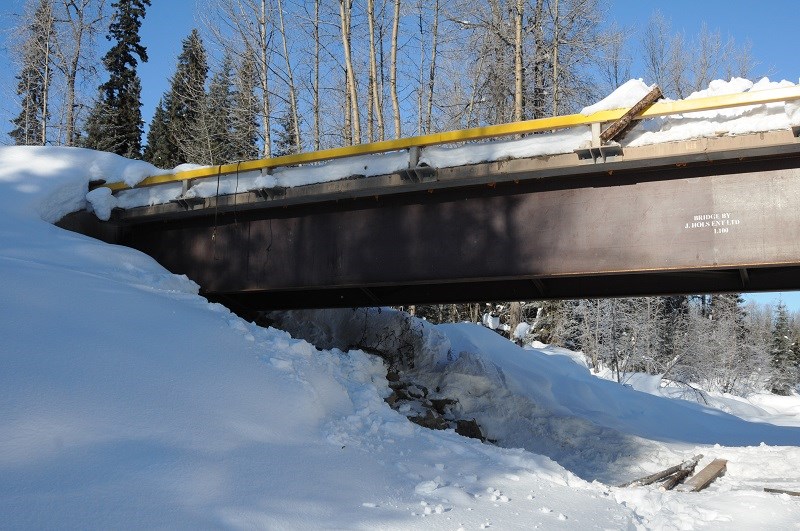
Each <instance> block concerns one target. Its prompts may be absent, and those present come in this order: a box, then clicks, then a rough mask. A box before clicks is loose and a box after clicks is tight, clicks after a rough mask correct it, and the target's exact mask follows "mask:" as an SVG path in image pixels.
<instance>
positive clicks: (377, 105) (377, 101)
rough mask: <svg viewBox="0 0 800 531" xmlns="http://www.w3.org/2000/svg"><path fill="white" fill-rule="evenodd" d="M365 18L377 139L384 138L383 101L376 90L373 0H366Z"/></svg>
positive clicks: (370, 124) (370, 126)
mask: <svg viewBox="0 0 800 531" xmlns="http://www.w3.org/2000/svg"><path fill="white" fill-rule="evenodd" d="M367 18H368V23H369V85H370V98H371V99H370V101H371V104H370V108H371V109H374V111H373V112H374V116H375V119H376V120H377V122H378V140H383V139H384V125H383V102H382V101H381V97H380V92H379V91H378V63H377V53H376V49H375V0H367ZM369 128H370V131H369V140H370V142H372V140H373V132H372V117H370V119H369Z"/></svg>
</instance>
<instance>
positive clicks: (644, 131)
mask: <svg viewBox="0 0 800 531" xmlns="http://www.w3.org/2000/svg"><path fill="white" fill-rule="evenodd" d="M791 86H795V84H794V83H791V82H789V81H785V80H784V81H780V82H774V81H770V80H769V79H768V78H763V79H761V80H759V81H757V82H753V81H750V80H747V79H743V78H731V79H730V80H727V81H726V80H714V81H712V82H711V83H710V84H709V86H708V88H706V89H703V90H700V91H697V92H695V93H693V94H690V95H689V96H688V97H687V98H686V99H687V100H692V99H697V98H705V97H711V96H721V95H726V94H738V93H743V92H753V91H759V90H768V89H774V88H781V87H791ZM651 89H652V86H650V85H647V84H646V83H645V82H644V81H643V80H641V79H631V80H629V81H627V82H625V83H623V84H622V85H621V86H620V87H618V88H617V89H616V90H614V91H613V92H612V93H611V94H609V95H608V96H607V97H605V98H603V99H602V100H600V101H599V102H597V103H595V104H593V105H590V106H588V107H585V108H583V109H582V110H581V113H582V114H584V115H590V114H593V113H596V112H599V111H604V110H612V109H619V108H625V107H630V106H632V105H634V104H636V103H637V102H638V101H640V100H641V99H642V98H643V97H644V96H645V95H646V94H647V93H648V92H649V91H650V90H651ZM796 126H800V103H799V102H786V103H771V104H767V105H751V106H744V107H734V108H730V109H720V110H715V111H705V112H693V113H686V114H682V115H674V116H667V117H663V118H654V119H648V120H644V121H642V122H641V123H640V124H639V125H638V126H637V127H636V128H634V130H633V131H632V132H631V133H630V134H629V135H628V136H627V137H626V138H625V139H623V141H622V146H623V147H636V146H645V145H650V144H660V143H664V142H676V141H681V140H692V139H698V138H705V137H717V136H724V135H742V134H749V133H759V132H766V131H777V130H782V129H788V128H791V127H796ZM590 143H591V132H590V130H589V128H588V127H578V128H572V129H565V130H560V131H551V132H543V133H539V134H534V135H528V136H526V137H524V138H518V139H499V140H487V141H480V142H468V143H465V144H462V145H441V146H429V147H426V148H423V149H421V150H420V157H419V164H421V165H426V166H430V167H433V168H446V167H453V166H461V165H468V164H478V163H482V162H493V161H504V160H509V159H516V158H525V157H541V156H549V155H558V154H564V153H572V152H574V151H575V150H576V149H579V148H582V147H585V146H586V145H589V144H590ZM410 164H411V158H410V155H409V152H408V151H406V150H403V151H395V152H389V153H382V154H377V155H360V156H355V157H348V158H345V159H334V160H328V161H324V162H320V163H314V164H304V165H299V166H291V167H282V168H275V169H273V170H270V171H267V170H262V171H242V172H235V173H233V174H227V175H222V176H219V177H209V178H204V179H197V180H195V181H193V182H192V185H191V187H190V188H189V189H188V190H187V191H186V192H184V190H183V185H182V184H181V183H170V184H164V185H159V186H155V187H148V188H142V189H134V190H125V191H121V192H118V193H117V194H116V196H115V197H109V196H107V195H103V194H102V193H101V192H95V193H93V194H90V196H89V197H87V200H88V202H89V203H90V204H91V205H92V207H93V208H94V210H95V211H96V212H97V214H98V217H100V218H101V219H108V217H107V215H108V214H107V213H108V212H110V211H111V209H113V208H115V207H119V208H134V207H140V206H152V205H157V204H162V203H168V202H170V201H173V200H176V199H179V198H195V197H203V198H207V197H213V196H216V195H225V194H234V193H237V192H244V191H251V190H258V189H262V188H274V187H294V186H305V185H309V184H316V183H323V182H331V181H337V180H342V179H350V178H366V177H372V176H376V175H386V174H391V173H395V172H398V171H401V170H403V169H405V168H408V167H409V165H410ZM101 165H102V163H101ZM200 167H201V166H198V165H195V164H183V165H181V166H179V167H177V168H174V169H172V170H160V169H157V168H154V167H152V166H149V165H146V164H144V163H140V164H139V165H131V166H130V167H126V169H125V170H124V173H121V174H119V175H118V177H117V179H119V180H122V181H124V182H125V183H126V184H129V185H133V184H135V183H136V182H138V181H140V180H141V179H143V178H144V177H146V176H147V175H164V174H167V175H169V174H173V173H176V172H179V171H183V170H189V169H197V168H200ZM94 173H95V174H96V175H98V176H100V175H102V176H107V175H109V174H110V173H109V172H107V171H96V172H94ZM111 174H113V172H112V173H111ZM95 178H99V177H95ZM106 180H108V179H106Z"/></svg>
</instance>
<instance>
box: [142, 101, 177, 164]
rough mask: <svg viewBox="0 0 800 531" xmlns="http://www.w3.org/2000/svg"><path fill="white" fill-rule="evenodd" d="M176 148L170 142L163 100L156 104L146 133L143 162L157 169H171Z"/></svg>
mask: <svg viewBox="0 0 800 531" xmlns="http://www.w3.org/2000/svg"><path fill="white" fill-rule="evenodd" d="M177 149H178V148H177V146H175V143H174V142H173V141H172V135H171V133H170V125H169V117H168V116H167V111H166V110H165V109H164V100H163V99H162V100H160V101H159V102H158V106H157V107H156V110H155V113H154V114H153V119H152V120H151V121H150V130H149V131H148V132H147V145H146V146H145V149H144V160H146V161H147V162H149V163H150V164H153V165H154V166H158V167H159V168H171V167H172V166H173V165H172V160H173V158H174V153H175V152H176V151H177Z"/></svg>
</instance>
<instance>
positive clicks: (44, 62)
mask: <svg viewBox="0 0 800 531" xmlns="http://www.w3.org/2000/svg"><path fill="white" fill-rule="evenodd" d="M54 31H55V29H54V17H53V6H52V0H40V1H39V5H38V6H37V7H36V10H35V12H34V13H33V17H32V19H31V21H30V24H29V26H28V27H27V28H26V33H27V38H26V39H25V42H24V43H23V58H22V62H23V64H22V71H21V72H20V73H19V75H17V76H16V79H17V80H18V84H17V95H18V96H20V99H21V101H20V106H21V109H20V113H19V114H18V115H17V117H16V118H14V119H13V120H12V121H11V123H13V124H14V129H13V130H12V131H11V133H10V135H11V138H13V139H14V143H15V144H16V145H18V146H30V145H44V144H45V142H46V141H47V120H48V118H49V114H50V113H49V111H48V110H47V100H48V92H49V85H50V79H51V77H52V73H51V70H50V59H51V58H50V48H51V44H52V42H51V41H52V39H53V35H54Z"/></svg>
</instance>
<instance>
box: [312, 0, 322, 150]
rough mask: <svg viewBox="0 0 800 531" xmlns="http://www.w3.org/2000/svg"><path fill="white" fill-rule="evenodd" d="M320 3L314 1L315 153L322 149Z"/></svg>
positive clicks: (318, 0)
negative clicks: (320, 116) (320, 117)
mask: <svg viewBox="0 0 800 531" xmlns="http://www.w3.org/2000/svg"><path fill="white" fill-rule="evenodd" d="M319 2H320V0H314V88H313V91H314V103H313V107H314V151H319V149H320V124H319V52H320V44H319Z"/></svg>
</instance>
